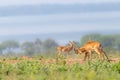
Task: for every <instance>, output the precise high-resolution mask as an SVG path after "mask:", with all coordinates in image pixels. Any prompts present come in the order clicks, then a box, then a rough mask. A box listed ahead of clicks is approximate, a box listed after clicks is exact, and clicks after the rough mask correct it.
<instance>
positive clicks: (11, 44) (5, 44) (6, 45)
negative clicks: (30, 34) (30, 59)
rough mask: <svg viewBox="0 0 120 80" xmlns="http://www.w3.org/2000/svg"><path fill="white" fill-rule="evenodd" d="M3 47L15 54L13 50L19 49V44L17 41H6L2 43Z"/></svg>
mask: <svg viewBox="0 0 120 80" xmlns="http://www.w3.org/2000/svg"><path fill="white" fill-rule="evenodd" d="M1 45H2V46H3V48H4V49H5V50H7V52H9V53H11V52H13V49H16V48H18V47H19V43H18V42H17V41H14V40H8V41H4V42H2V43H1Z"/></svg>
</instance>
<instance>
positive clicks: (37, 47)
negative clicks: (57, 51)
mask: <svg viewBox="0 0 120 80" xmlns="http://www.w3.org/2000/svg"><path fill="white" fill-rule="evenodd" d="M34 49H35V53H37V54H38V53H41V51H42V41H41V40H40V39H36V40H35V42H34Z"/></svg>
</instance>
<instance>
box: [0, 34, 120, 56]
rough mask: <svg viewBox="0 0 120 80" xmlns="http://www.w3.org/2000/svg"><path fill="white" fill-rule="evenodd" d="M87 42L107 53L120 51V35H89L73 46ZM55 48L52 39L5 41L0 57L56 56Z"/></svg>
mask: <svg viewBox="0 0 120 80" xmlns="http://www.w3.org/2000/svg"><path fill="white" fill-rule="evenodd" d="M87 41H99V42H101V44H102V45H103V48H104V49H105V50H106V51H107V52H109V53H116V52H119V51H120V35H101V34H89V35H85V36H83V37H82V38H81V39H80V41H79V42H78V41H75V46H76V47H80V46H82V45H84V44H85V43H86V42H87ZM57 46H59V44H58V43H57V42H56V41H55V40H53V39H46V40H44V41H41V40H40V39H36V40H35V41H31V42H30V41H26V42H23V43H19V42H18V41H14V40H7V41H3V42H1V43H0V55H6V54H15V53H21V54H26V55H34V54H56V53H57V49H56V47H57Z"/></svg>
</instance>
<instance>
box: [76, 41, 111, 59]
mask: <svg viewBox="0 0 120 80" xmlns="http://www.w3.org/2000/svg"><path fill="white" fill-rule="evenodd" d="M74 51H75V53H76V54H78V53H80V54H81V53H84V54H85V57H84V60H86V57H87V56H88V58H90V59H91V57H92V53H93V52H96V53H97V54H98V58H99V59H100V58H101V57H100V56H101V54H102V55H103V57H104V59H105V58H107V59H108V57H107V55H106V53H105V52H104V51H103V48H102V45H101V43H100V42H98V41H89V42H87V43H86V44H85V45H84V46H83V47H81V48H74ZM108 60H109V59H108Z"/></svg>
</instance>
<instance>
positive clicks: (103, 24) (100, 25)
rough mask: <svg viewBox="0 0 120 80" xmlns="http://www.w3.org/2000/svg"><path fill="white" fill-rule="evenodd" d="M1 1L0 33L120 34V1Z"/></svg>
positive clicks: (5, 34) (4, 34)
mask: <svg viewBox="0 0 120 80" xmlns="http://www.w3.org/2000/svg"><path fill="white" fill-rule="evenodd" d="M0 2H1V3H0V12H1V13H0V36H14V35H27V34H41V35H42V34H52V33H53V34H57V33H72V32H81V33H82V32H86V33H96V32H98V33H100V34H102V32H103V31H104V32H105V31H106V32H110V33H111V34H112V33H117V34H120V33H118V31H119V30H120V27H119V26H120V23H119V22H120V5H119V4H120V1H119V0H84V1H83V0H74V1H73V0H69V1H68V0H67V1H64V0H57V1H56V0H44V1H42V0H34V1H33V0H29V2H28V0H24V1H23V0H17V1H16V0H4V1H1V0H0ZM86 33H84V34H86ZM60 36H62V35H60ZM47 37H48V38H49V36H47ZM69 37H71V36H69ZM1 38H2V37H1Z"/></svg>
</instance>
